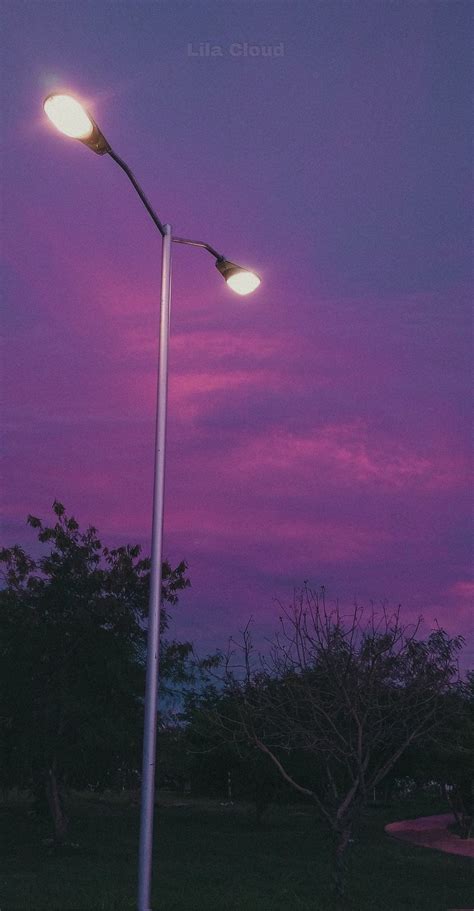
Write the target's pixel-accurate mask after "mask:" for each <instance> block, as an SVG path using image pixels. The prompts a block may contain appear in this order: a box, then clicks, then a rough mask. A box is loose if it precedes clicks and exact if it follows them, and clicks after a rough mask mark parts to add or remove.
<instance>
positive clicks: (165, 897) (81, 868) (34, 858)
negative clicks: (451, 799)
mask: <svg viewBox="0 0 474 911" xmlns="http://www.w3.org/2000/svg"><path fill="white" fill-rule="evenodd" d="M182 803H183V805H176V803H175V804H174V805H168V806H166V805H165V806H160V807H159V809H158V812H157V821H156V835H157V838H156V855H155V867H154V895H153V908H154V909H159V911H289V909H290V911H335V909H336V907H337V908H338V911H340V909H341V906H340V905H339V906H336V905H335V904H334V901H333V898H332V893H331V881H330V867H329V860H330V854H329V846H328V842H327V837H326V833H325V830H324V829H323V828H322V827H321V826H320V824H319V823H318V822H317V821H316V820H315V819H314V817H313V815H312V813H311V812H310V810H309V809H308V808H306V807H305V806H304V805H301V806H299V805H296V806H291V807H287V808H275V809H273V810H272V811H271V812H270V814H269V815H268V818H267V819H266V821H265V822H264V823H263V825H262V826H261V828H260V829H258V828H256V826H255V823H254V819H253V815H252V810H251V808H249V807H245V806H243V805H238V806H235V807H222V806H220V804H219V803H218V802H217V801H216V802H211V801H207V802H206V801H192V800H191V801H186V802H184V801H183V802H182ZM29 810H30V808H29V806H28V804H27V803H25V802H24V801H23V802H22V801H15V802H13V803H10V804H4V805H2V806H1V807H0V840H1V841H2V844H6V849H5V850H4V851H3V856H2V861H1V866H0V911H46V909H48V911H132V909H134V908H135V888H136V853H137V838H138V809H137V807H136V806H133V805H131V804H130V803H129V802H128V803H127V802H125V801H117V800H114V799H112V798H111V799H107V800H104V799H102V800H99V799H97V798H95V799H93V800H91V799H86V797H85V796H81V795H76V796H75V797H74V800H73V805H72V807H71V817H72V820H73V821H72V823H71V831H70V835H69V840H70V843H68V844H67V845H65V846H63V847H61V848H53V847H52V846H51V844H46V843H45V839H44V832H43V833H41V832H40V831H39V829H38V826H37V824H36V823H35V822H34V821H33V820H32V818H31V815H30V812H29ZM443 811H444V808H443V807H442V806H441V807H440V806H439V805H431V807H430V809H428V808H427V807H426V805H425V806H421V805H418V806H411V807H408V808H407V807H403V808H402V807H397V808H392V809H385V810H381V809H376V810H369V811H368V812H367V815H366V819H365V822H364V826H363V831H362V832H361V833H360V836H359V837H358V839H357V840H356V842H355V844H354V846H353V850H352V855H351V862H350V866H351V874H350V896H351V901H350V902H349V901H347V902H346V903H345V904H344V905H343V906H342V907H343V908H347V909H351V911H382V909H383V911H447V909H448V908H453V909H454V908H459V909H461V908H463V909H472V907H473V901H472V892H473V890H472V888H470V886H471V882H472V872H473V870H472V861H470V860H469V859H468V858H462V857H456V856H450V855H447V854H441V853H439V852H437V851H431V850H429V849H426V848H420V847H415V846H410V845H409V844H407V843H405V842H401V841H396V840H395V839H391V838H389V837H387V836H386V835H385V834H384V832H383V826H384V824H385V823H386V822H388V821H392V820H395V819H397V818H406V817H409V816H416V815H422V814H424V813H429V812H432V813H436V812H443Z"/></svg>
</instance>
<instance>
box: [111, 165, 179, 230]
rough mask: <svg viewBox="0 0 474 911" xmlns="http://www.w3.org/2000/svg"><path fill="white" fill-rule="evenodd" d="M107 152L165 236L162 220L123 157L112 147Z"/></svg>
mask: <svg viewBox="0 0 474 911" xmlns="http://www.w3.org/2000/svg"><path fill="white" fill-rule="evenodd" d="M107 152H108V154H109V155H110V157H111V158H113V160H114V161H116V162H117V164H118V166H119V167H120V168H122V171H125V174H126V175H127V177H128V179H129V181H130V183H131V184H132V185H133V186H134V188H135V190H136V191H137V193H138V195H139V197H140V199H141V201H142V203H143V205H144V206H145V209H146V210H147V212H148V214H149V215H150V216H151V218H152V220H153V222H154V223H155V225H156V227H157V228H158V231H159V232H160V234H161V236H162V237H164V236H165V233H166V232H165V228H164V225H163V224H162V222H161V221H160V219H159V218H158V215H157V214H156V212H155V210H154V208H153V206H152V205H151V203H150V202H149V201H148V199H147V198H146V196H145V194H144V192H143V190H142V188H141V186H140V184H139V183H138V180H137V179H136V177H135V176H134V174H132V172H131V170H130V168H129V166H128V164H126V163H125V161H124V160H123V158H120V156H119V155H117V153H116V152H114V150H113V149H111V148H109V149H107Z"/></svg>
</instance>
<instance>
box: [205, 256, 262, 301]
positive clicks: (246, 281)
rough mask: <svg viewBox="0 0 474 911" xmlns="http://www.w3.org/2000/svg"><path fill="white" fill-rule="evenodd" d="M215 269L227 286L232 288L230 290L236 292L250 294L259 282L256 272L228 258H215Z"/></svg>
mask: <svg viewBox="0 0 474 911" xmlns="http://www.w3.org/2000/svg"><path fill="white" fill-rule="evenodd" d="M216 269H218V270H219V272H220V273H221V275H222V276H223V277H224V278H225V280H226V282H227V284H228V285H229V288H232V291H235V292H236V294H242V295H244V294H250V293H251V292H252V291H255V289H256V288H258V286H259V284H260V278H259V276H258V275H257V273H256V272H251V271H250V270H249V269H244V268H243V267H242V266H237V264H236V263H231V262H230V260H228V259H223V258H222V259H218V260H216Z"/></svg>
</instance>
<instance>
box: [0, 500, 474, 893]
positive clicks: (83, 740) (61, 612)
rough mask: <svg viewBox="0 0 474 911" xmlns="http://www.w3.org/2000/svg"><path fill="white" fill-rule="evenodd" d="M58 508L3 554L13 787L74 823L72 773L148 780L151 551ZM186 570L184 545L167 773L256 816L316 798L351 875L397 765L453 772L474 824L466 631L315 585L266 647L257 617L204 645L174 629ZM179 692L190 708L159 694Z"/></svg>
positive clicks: (59, 820)
mask: <svg viewBox="0 0 474 911" xmlns="http://www.w3.org/2000/svg"><path fill="white" fill-rule="evenodd" d="M53 510H54V521H53V524H51V525H45V524H44V523H43V522H42V521H41V520H40V519H39V518H36V517H34V516H29V517H28V523H29V525H30V526H31V527H32V528H33V529H35V530H36V532H37V534H38V538H39V542H40V543H41V544H42V545H45V548H44V553H43V555H42V556H40V557H39V558H38V559H33V558H32V557H31V556H29V555H28V554H27V553H26V552H25V551H24V549H23V548H21V547H20V546H18V545H14V546H12V547H10V548H5V549H4V550H2V551H1V552H0V562H1V564H2V565H3V575H4V586H3V589H2V590H1V591H0V650H1V673H2V680H1V688H0V724H1V742H0V786H1V787H2V788H3V789H9V788H12V787H16V788H20V789H27V790H29V791H30V792H31V794H32V795H34V798H35V806H36V810H37V812H38V813H41V812H43V813H49V814H50V818H51V820H52V823H53V827H54V834H55V837H56V838H57V839H63V838H64V837H65V835H66V832H67V827H68V818H67V801H66V799H65V798H66V794H67V790H68V789H71V788H74V789H83V788H94V789H96V790H104V789H107V788H108V789H127V788H136V787H139V784H140V781H139V775H140V773H139V769H140V765H141V761H140V757H141V737H142V723H143V718H142V716H143V693H144V666H145V650H146V616H147V608H148V590H149V574H150V573H149V571H150V563H149V560H148V559H146V558H143V557H142V555H141V552H140V548H139V547H138V546H130V545H129V546H124V547H118V548H114V549H109V548H107V547H105V546H103V544H102V543H101V541H100V539H99V537H98V534H97V531H96V529H95V528H93V527H89V528H87V529H86V530H85V531H81V530H80V528H79V526H78V523H77V522H76V521H75V519H74V518H72V517H68V515H67V514H66V511H65V509H64V507H63V506H62V504H61V503H59V502H57V501H55V503H54V505H53ZM188 585H189V580H188V579H187V575H186V564H185V562H184V561H183V562H181V563H180V564H179V565H178V566H177V567H175V568H172V567H171V566H170V565H169V564H168V563H165V564H164V565H163V587H162V602H163V611H162V616H161V656H160V674H161V679H160V687H161V692H160V705H161V707H162V708H161V715H160V733H159V765H158V769H159V777H160V780H161V782H162V783H165V784H166V783H168V784H174V785H175V786H179V787H182V788H183V789H187V790H188V791H189V789H190V788H191V789H193V791H194V792H196V791H197V790H198V791H199V792H200V793H204V794H211V795H212V794H214V795H215V796H221V797H224V799H225V798H227V799H229V800H232V799H233V798H242V797H245V798H246V799H250V800H253V801H254V803H255V807H256V813H257V819H261V817H262V815H263V813H264V811H265V809H266V808H267V807H268V805H269V804H270V802H271V801H272V800H275V799H278V798H281V797H288V795H290V794H293V795H294V797H297V798H298V799H301V800H305V801H308V802H309V803H310V804H311V805H312V806H313V807H314V808H315V812H317V814H318V815H319V816H320V818H321V819H322V820H324V821H325V823H326V825H327V831H328V836H329V837H331V838H332V840H333V843H334V860H335V875H336V881H337V884H338V888H339V889H340V890H342V888H343V883H344V868H345V858H346V852H347V848H348V846H349V844H350V843H351V840H352V839H353V837H354V833H355V831H356V830H357V827H358V825H359V823H360V819H361V815H362V813H363V811H364V808H365V807H366V805H367V803H368V802H370V801H371V800H373V798H374V795H375V794H377V793H378V794H379V795H380V794H381V793H382V792H383V793H385V795H386V796H387V795H388V794H389V793H390V791H391V790H392V789H393V787H394V786H395V782H397V781H398V780H399V779H401V778H406V779H410V780H412V781H413V782H415V783H416V784H418V786H421V785H422V784H426V783H427V782H430V781H436V782H439V783H440V784H441V785H443V786H444V787H445V788H446V793H447V796H448V797H449V799H450V800H451V804H452V806H453V809H454V810H455V812H456V814H457V818H458V822H459V826H460V830H461V833H462V834H463V835H464V836H465V837H466V836H468V835H469V834H470V830H471V826H472V770H473V769H474V762H473V758H474V733H473V731H474V725H473V707H474V676H473V675H468V676H467V678H465V679H461V678H460V677H459V675H458V672H457V662H458V656H459V653H460V650H461V648H462V645H463V642H462V639H461V637H450V636H448V634H447V633H446V632H445V631H444V630H442V629H436V630H434V631H433V632H432V633H431V634H430V635H429V636H428V637H425V638H424V639H423V638H422V637H421V636H420V630H419V625H415V626H412V627H409V626H405V625H403V624H402V622H401V620H400V615H399V613H398V612H395V613H390V612H389V611H388V610H387V609H386V608H381V609H380V610H378V611H377V610H375V609H373V608H372V609H371V610H369V611H365V610H363V609H362V608H360V607H358V606H357V605H356V606H354V608H353V609H352V610H351V611H350V612H349V613H344V612H343V611H342V609H341V608H340V607H339V605H337V604H328V603H327V600H326V595H325V592H324V590H321V591H320V592H314V591H312V590H311V589H310V588H309V587H308V586H307V585H305V586H303V588H302V589H301V590H299V591H297V592H296V593H295V597H294V600H293V603H292V604H291V605H290V606H289V607H286V606H284V605H280V611H279V613H280V617H279V623H280V629H279V631H278V633H277V634H276V636H275V639H274V641H273V643H272V644H271V647H270V649H269V651H268V654H267V655H266V657H262V656H261V655H259V654H257V653H255V650H254V648H253V644H252V638H251V628H250V627H247V628H246V629H245V630H244V631H243V633H242V636H241V639H240V641H235V642H233V643H232V648H231V649H230V650H229V652H228V653H227V654H220V653H216V654H215V655H213V656H211V657H210V658H207V659H206V660H204V661H198V660H197V659H196V658H195V657H194V656H193V650H192V645H191V643H189V642H184V643H182V642H177V641H170V640H169V639H168V637H167V630H168V626H169V619H170V611H171V610H172V609H173V607H175V606H176V604H177V601H178V595H179V592H180V591H182V590H183V589H184V588H186V586H188ZM169 697H171V701H172V702H173V701H174V702H175V703H176V698H178V700H179V705H180V710H179V712H178V713H177V714H176V712H175V713H174V714H173V715H169V714H167V713H166V711H165V710H164V709H163V707H164V706H166V704H167V700H168V702H169Z"/></svg>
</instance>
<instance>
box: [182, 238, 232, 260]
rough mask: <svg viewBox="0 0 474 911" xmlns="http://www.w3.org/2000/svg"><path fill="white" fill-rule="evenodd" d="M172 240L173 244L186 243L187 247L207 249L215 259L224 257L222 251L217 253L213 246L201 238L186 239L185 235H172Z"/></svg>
mask: <svg viewBox="0 0 474 911" xmlns="http://www.w3.org/2000/svg"><path fill="white" fill-rule="evenodd" d="M172 240H173V243H175V244H187V245H188V246H189V247H202V249H203V250H207V252H208V253H210V254H211V256H214V257H215V258H216V259H218V260H219V259H225V256H223V255H222V253H218V252H217V250H214V247H211V245H210V244H206V243H204V241H202V240H187V239H186V238H185V237H173V238H172Z"/></svg>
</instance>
